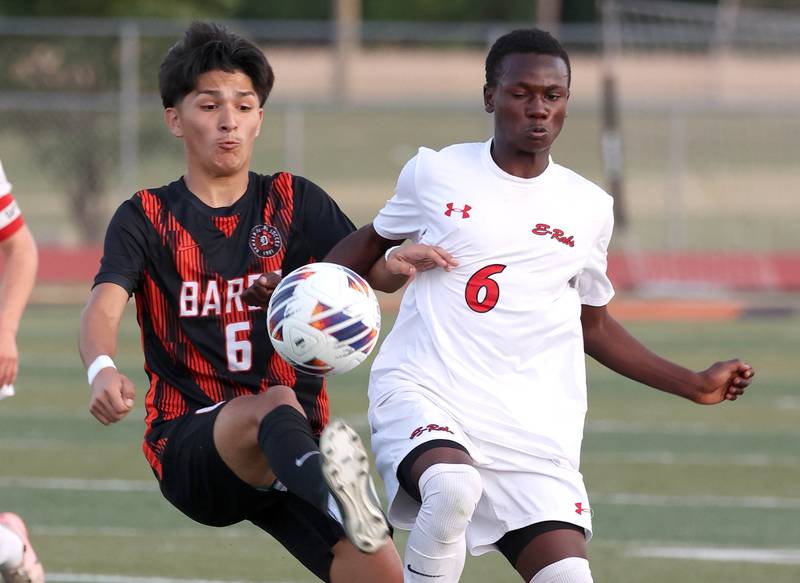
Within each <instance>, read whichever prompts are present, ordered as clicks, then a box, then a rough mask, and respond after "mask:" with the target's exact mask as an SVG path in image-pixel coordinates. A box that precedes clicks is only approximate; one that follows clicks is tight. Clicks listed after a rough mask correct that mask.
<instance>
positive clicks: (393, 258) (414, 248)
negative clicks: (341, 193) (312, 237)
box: [325, 223, 458, 292]
mask: <svg viewBox="0 0 800 583" xmlns="http://www.w3.org/2000/svg"><path fill="white" fill-rule="evenodd" d="M401 243H402V241H398V240H394V239H387V238H385V237H381V236H380V235H379V234H378V233H377V232H376V231H375V228H374V227H373V226H372V223H370V224H368V225H365V226H363V227H361V228H360V229H359V230H358V231H356V232H354V233H351V234H350V235H348V236H347V237H345V238H344V239H342V240H341V241H339V243H337V244H336V246H335V247H334V248H333V249H331V251H330V253H328V255H327V256H326V257H325V261H330V262H331V263H339V264H341V265H346V266H347V267H350V268H351V269H353V270H354V271H356V272H358V273H361V274H363V275H366V277H367V280H368V281H369V283H370V285H372V287H373V288H375V289H378V290H380V291H384V292H394V291H397V290H398V289H400V288H401V287H403V285H405V283H406V282H407V281H408V279H409V277H413V275H414V274H415V273H416V272H418V271H426V270H428V269H433V268H435V267H441V268H442V269H446V270H448V271H449V270H450V269H452V268H453V267H455V266H457V265H458V262H457V261H456V260H455V259H454V258H453V256H452V255H450V253H448V252H447V251H445V250H444V249H442V248H441V247H436V246H432V245H422V244H416V243H415V244H410V245H403V246H402V247H400V246H399V245H400V244H401ZM387 250H391V251H390V252H389V253H388V254H387V255H388V256H387V257H384V254H386V252H387Z"/></svg>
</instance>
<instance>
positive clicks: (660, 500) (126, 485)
mask: <svg viewBox="0 0 800 583" xmlns="http://www.w3.org/2000/svg"><path fill="white" fill-rule="evenodd" d="M0 488H27V489H38V490H69V491H72V490H74V491H93V492H148V493H149V492H156V491H158V487H157V486H156V483H155V480H82V479H77V478H26V477H22V476H13V477H0ZM591 498H592V500H593V501H594V502H599V503H601V504H612V505H617V506H662V507H713V508H747V509H754V508H757V509H783V510H796V509H800V498H783V497H776V496H677V495H675V496H666V495H657V494H636V493H607V494H602V493H601V494H594V495H593V496H591Z"/></svg>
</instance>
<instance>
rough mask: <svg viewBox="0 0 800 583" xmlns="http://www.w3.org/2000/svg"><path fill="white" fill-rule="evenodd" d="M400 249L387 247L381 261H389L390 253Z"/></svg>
mask: <svg viewBox="0 0 800 583" xmlns="http://www.w3.org/2000/svg"><path fill="white" fill-rule="evenodd" d="M400 247H401V245H395V246H394V247H389V248H388V249H387V250H386V253H384V254H383V260H384V261H386V262H388V261H389V255H390V254H391V253H392V251H394V250H395V249H400Z"/></svg>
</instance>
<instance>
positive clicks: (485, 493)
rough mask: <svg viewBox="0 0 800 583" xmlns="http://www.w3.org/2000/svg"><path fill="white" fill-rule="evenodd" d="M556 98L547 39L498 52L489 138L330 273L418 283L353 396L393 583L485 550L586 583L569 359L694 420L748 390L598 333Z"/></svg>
mask: <svg viewBox="0 0 800 583" xmlns="http://www.w3.org/2000/svg"><path fill="white" fill-rule="evenodd" d="M569 87H570V64H569V58H568V56H567V54H566V52H565V51H564V49H563V48H562V47H561V45H560V44H559V43H558V41H557V40H556V39H554V38H553V37H552V36H550V34H548V33H546V32H543V31H540V30H519V31H514V32H512V33H509V34H507V35H505V36H503V37H501V38H500V39H498V40H497V42H496V43H495V44H494V45H493V46H492V48H491V50H490V51H489V54H488V56H487V59H486V85H485V86H484V102H485V109H486V111H487V112H488V113H490V114H493V115H494V136H493V138H492V139H491V140H489V141H487V142H484V143H473V144H456V145H453V146H449V147H447V148H444V149H443V150H441V151H438V152H436V151H433V150H429V149H427V148H420V149H419V152H418V153H417V155H416V156H414V157H413V158H412V159H411V160H410V161H409V162H408V163H407V164H406V165H405V167H404V168H403V170H402V172H401V174H400V177H399V179H398V182H397V188H396V191H395V194H394V196H393V198H392V199H391V200H389V201H388V202H387V203H386V205H385V206H384V208H383V209H382V210H381V211H380V212H379V213H378V216H377V217H376V218H375V220H374V221H373V223H372V224H371V225H367V226H366V227H363V228H362V229H360V230H359V231H357V232H356V233H353V234H351V235H350V236H348V237H347V238H345V239H344V240H343V241H342V242H340V243H339V244H338V245H337V246H336V247H335V248H334V249H333V250H331V252H330V254H329V255H328V256H327V258H326V260H328V261H336V262H340V263H344V264H347V265H350V266H352V267H355V268H363V267H364V266H365V265H371V264H372V262H375V265H374V267H373V273H372V274H371V281H373V283H374V284H375V285H376V286H377V287H379V288H380V289H384V290H392V289H397V288H398V287H399V286H400V285H401V284H403V283H405V281H406V279H407V277H408V275H409V274H416V277H415V278H414V279H413V281H411V283H410V284H409V286H408V289H407V290H406V292H405V295H404V296H403V301H402V305H401V307H400V313H399V315H398V318H397V321H396V323H395V325H394V328H393V329H392V331H391V333H390V334H389V336H388V337H387V338H386V340H385V342H384V344H383V346H382V348H381V351H380V354H379V355H378V357H377V358H376V360H375V363H374V365H373V368H372V374H371V379H370V387H369V397H370V410H369V421H370V424H371V427H372V447H373V449H374V451H375V456H376V463H377V466H378V469H379V470H380V472H381V475H382V477H383V480H384V483H385V485H386V490H387V494H388V499H389V504H390V507H389V517H390V520H391V521H392V523H393V524H394V525H395V526H397V527H399V528H406V529H410V530H411V533H410V535H409V538H408V543H407V546H406V550H405V560H404V577H405V581H406V582H409V583H410V582H421V581H424V582H428V583H430V582H431V581H436V582H438V583H452V582H455V581H458V579H459V576H460V574H461V571H462V570H463V565H464V558H465V552H466V549H467V548H468V549H469V550H470V552H471V553H473V554H476V555H477V554H482V553H485V552H487V551H490V550H499V551H500V552H501V553H503V554H504V555H505V556H506V557H507V559H508V560H509V562H510V563H511V564H512V565H513V566H514V567H515V568H516V570H517V571H518V572H519V574H520V575H521V576H522V577H523V579H524V580H525V581H532V582H534V583H556V582H558V583H587V582H590V581H592V576H591V572H590V569H589V564H588V561H587V560H586V556H587V555H586V542H587V540H588V539H589V538H590V537H591V532H592V521H591V510H590V508H591V507H590V505H589V499H588V497H587V495H586V490H585V488H584V484H583V478H582V476H581V473H580V471H579V457H580V446H581V440H582V435H583V424H584V417H585V414H586V381H585V362H584V353H586V354H588V355H590V356H592V357H594V358H595V359H596V360H598V361H599V362H601V363H602V364H604V365H605V366H607V367H609V368H611V369H612V370H614V371H617V372H618V373H620V374H623V375H625V376H627V377H629V378H631V379H634V380H636V381H639V382H641V383H644V384H647V385H649V386H652V387H654V388H656V389H659V390H662V391H666V392H669V393H673V394H675V395H679V396H682V397H685V398H687V399H689V400H691V401H693V402H695V403H702V404H714V403H720V402H722V401H726V400H730V401H733V400H736V398H737V397H739V396H740V395H741V394H742V393H743V391H744V389H745V388H746V387H747V386H748V385H749V383H750V379H751V378H752V376H753V369H752V368H751V367H750V366H749V365H748V364H746V363H744V362H742V361H740V360H728V361H725V362H717V363H715V364H713V365H711V366H710V367H709V368H707V369H706V370H703V371H700V372H693V371H691V370H688V369H686V368H683V367H681V366H679V365H677V364H674V363H672V362H669V361H667V360H664V359H663V358H661V357H659V356H657V355H656V354H654V353H652V352H650V351H649V350H648V349H647V348H646V347H644V346H643V345H642V344H640V343H639V342H638V341H637V340H636V339H634V338H633V337H632V336H631V335H630V334H628V332H626V331H625V329H624V328H623V327H622V326H621V325H620V324H619V323H618V322H616V321H615V320H614V319H613V318H612V317H611V316H610V315H609V313H608V311H607V310H606V305H607V304H608V302H609V301H610V300H611V298H612V297H613V295H614V290H613V288H612V285H611V283H610V281H609V280H608V278H607V276H606V251H607V248H608V243H609V239H610V238H611V231H612V226H613V213H612V199H611V197H610V196H609V195H608V194H606V193H605V192H604V191H603V190H602V189H600V188H598V187H597V186H595V185H594V184H592V183H591V182H589V181H588V180H586V179H584V178H582V177H581V176H579V175H578V174H576V173H575V172H572V171H571V170H568V169H567V168H564V167H563V166H559V165H558V164H557V163H556V162H554V161H553V159H552V158H551V157H550V148H551V145H552V144H553V141H554V140H555V139H556V137H557V136H558V134H559V132H560V131H561V128H562V125H563V123H564V118H565V117H566V113H567V101H568V98H569ZM404 239H410V240H411V241H412V242H413V244H411V245H405V246H402V247H395V246H396V245H399V243H400V242H402V241H403V240H404ZM387 250H388V251H387ZM384 252H385V253H386V261H385V263H384V261H383V260H381V259H380V256H381V255H382V254H383V253H384ZM380 271H382V274H379V272H380ZM379 275H380V277H379Z"/></svg>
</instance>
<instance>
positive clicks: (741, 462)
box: [582, 451, 800, 469]
mask: <svg viewBox="0 0 800 583" xmlns="http://www.w3.org/2000/svg"><path fill="white" fill-rule="evenodd" d="M582 463H584V464H586V463H602V464H656V465H663V466H677V465H680V466H739V467H755V468H766V467H770V466H776V467H782V468H797V469H800V457H793V456H776V455H767V454H761V453H748V454H723V455H712V454H692V453H688V454H687V453H673V452H670V451H645V452H638V453H626V454H608V453H596V454H595V453H587V454H584V455H583V460H582Z"/></svg>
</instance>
